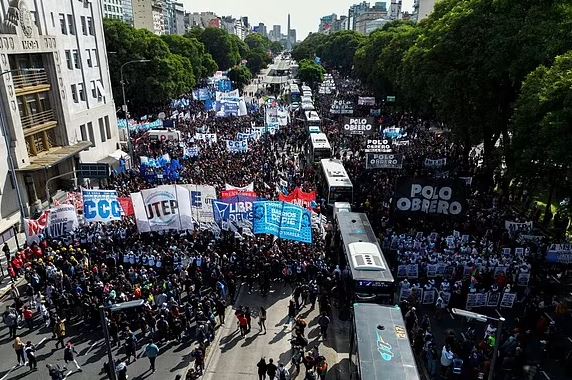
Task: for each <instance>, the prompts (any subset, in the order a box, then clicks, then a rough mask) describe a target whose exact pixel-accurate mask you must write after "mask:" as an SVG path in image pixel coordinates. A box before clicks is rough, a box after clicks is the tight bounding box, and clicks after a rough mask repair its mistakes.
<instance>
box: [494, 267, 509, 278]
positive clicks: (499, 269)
mask: <svg viewBox="0 0 572 380" xmlns="http://www.w3.org/2000/svg"><path fill="white" fill-rule="evenodd" d="M507 269H508V267H503V266H498V267H495V272H494V275H495V279H496V278H497V277H498V276H500V275H501V274H504V275H506V271H507Z"/></svg>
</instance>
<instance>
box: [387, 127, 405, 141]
mask: <svg viewBox="0 0 572 380" xmlns="http://www.w3.org/2000/svg"><path fill="white" fill-rule="evenodd" d="M405 136H407V134H406V133H405V134H404V133H403V129H402V128H396V127H390V128H385V129H384V130H383V137H384V138H386V139H390V140H397V139H400V138H402V137H405Z"/></svg>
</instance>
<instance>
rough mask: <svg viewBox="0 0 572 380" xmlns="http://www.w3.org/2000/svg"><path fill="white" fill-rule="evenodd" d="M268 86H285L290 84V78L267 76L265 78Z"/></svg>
mask: <svg viewBox="0 0 572 380" xmlns="http://www.w3.org/2000/svg"><path fill="white" fill-rule="evenodd" d="M264 83H266V84H284V83H288V76H287V75H285V76H267V77H266V78H264Z"/></svg>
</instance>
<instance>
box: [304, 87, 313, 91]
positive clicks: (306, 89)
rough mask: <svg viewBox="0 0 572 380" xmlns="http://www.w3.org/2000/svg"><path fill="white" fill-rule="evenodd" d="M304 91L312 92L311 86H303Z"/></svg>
mask: <svg viewBox="0 0 572 380" xmlns="http://www.w3.org/2000/svg"><path fill="white" fill-rule="evenodd" d="M302 91H312V89H311V88H310V86H302Z"/></svg>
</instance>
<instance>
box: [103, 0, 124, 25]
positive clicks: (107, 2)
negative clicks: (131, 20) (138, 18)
mask: <svg viewBox="0 0 572 380" xmlns="http://www.w3.org/2000/svg"><path fill="white" fill-rule="evenodd" d="M101 5H102V7H103V18H109V19H115V20H123V4H122V0H102V2H101Z"/></svg>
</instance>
